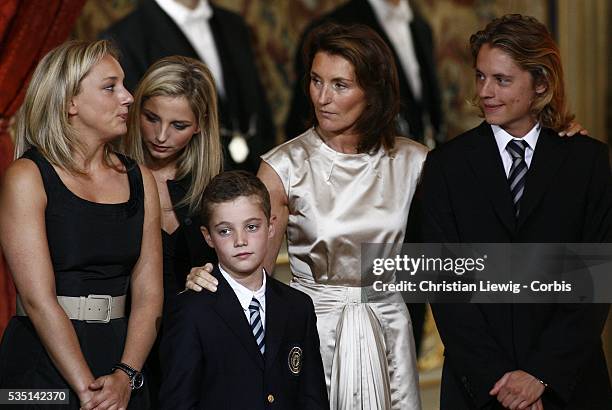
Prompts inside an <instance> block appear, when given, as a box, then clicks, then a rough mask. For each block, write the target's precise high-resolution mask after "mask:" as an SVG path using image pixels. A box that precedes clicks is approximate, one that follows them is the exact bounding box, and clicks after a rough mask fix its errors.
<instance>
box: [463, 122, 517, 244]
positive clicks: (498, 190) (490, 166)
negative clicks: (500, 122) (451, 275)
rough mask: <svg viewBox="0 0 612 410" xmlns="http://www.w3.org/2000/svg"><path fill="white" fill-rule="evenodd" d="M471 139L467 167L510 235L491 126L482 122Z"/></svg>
mask: <svg viewBox="0 0 612 410" xmlns="http://www.w3.org/2000/svg"><path fill="white" fill-rule="evenodd" d="M472 138H473V141H472V147H471V148H472V149H470V150H469V151H468V153H467V156H468V161H469V163H470V166H471V167H472V170H473V171H474V174H475V175H476V179H477V180H478V181H480V186H481V187H482V189H483V190H484V191H485V193H486V194H487V197H488V198H489V200H490V201H491V204H492V205H493V209H494V210H495V213H496V214H497V216H498V217H499V219H500V221H501V222H502V223H503V225H504V226H505V227H506V229H507V230H508V231H509V232H511V233H512V232H514V230H515V225H516V220H515V217H514V206H513V203H512V197H511V194H510V187H509V186H508V178H507V177H506V173H505V171H504V165H503V163H502V159H501V156H500V155H499V150H498V148H497V145H496V144H495V137H494V136H493V131H492V130H491V126H490V125H489V124H487V123H486V122H484V121H483V122H482V123H481V124H480V125H479V126H478V127H477V128H476V130H475V135H474V136H473V137H472Z"/></svg>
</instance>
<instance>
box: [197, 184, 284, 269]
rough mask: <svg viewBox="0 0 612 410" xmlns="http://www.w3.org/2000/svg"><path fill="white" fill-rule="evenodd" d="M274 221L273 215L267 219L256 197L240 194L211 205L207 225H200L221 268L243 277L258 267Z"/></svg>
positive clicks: (271, 232)
mask: <svg viewBox="0 0 612 410" xmlns="http://www.w3.org/2000/svg"><path fill="white" fill-rule="evenodd" d="M273 222H274V217H272V218H270V221H269V222H268V219H267V218H266V215H265V214H264V212H263V210H262V209H261V205H260V204H259V200H258V199H257V197H255V196H241V197H238V198H236V199H235V200H233V201H229V202H223V203H220V204H216V205H213V207H212V211H211V216H210V220H209V221H208V228H207V227H205V226H202V228H201V229H202V234H204V239H206V242H207V243H208V245H209V246H210V247H212V248H214V249H215V251H216V252H217V256H218V257H219V263H220V264H221V265H222V266H223V268H224V269H225V270H226V271H228V273H232V274H234V275H236V276H243V277H244V276H248V275H250V274H252V273H253V272H255V271H258V270H259V268H261V266H262V264H263V260H264V257H265V255H266V251H267V250H268V241H269V240H270V239H271V238H272V236H273V235H274V223H273Z"/></svg>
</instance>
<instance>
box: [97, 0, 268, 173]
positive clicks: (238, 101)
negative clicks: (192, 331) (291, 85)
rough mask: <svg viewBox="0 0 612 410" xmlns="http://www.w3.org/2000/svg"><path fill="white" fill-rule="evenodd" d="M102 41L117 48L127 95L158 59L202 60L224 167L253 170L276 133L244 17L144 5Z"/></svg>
mask: <svg viewBox="0 0 612 410" xmlns="http://www.w3.org/2000/svg"><path fill="white" fill-rule="evenodd" d="M102 36H103V37H107V38H110V39H112V40H113V41H114V42H115V43H116V44H117V45H118V47H119V49H120V51H121V66H122V67H123V70H124V71H125V84H126V87H127V88H128V89H129V90H131V91H134V89H135V88H136V85H137V84H138V81H139V80H140V78H141V77H142V76H143V74H144V73H145V71H146V70H147V69H148V68H149V66H150V65H151V64H152V63H154V62H155V61H157V60H159V59H160V58H162V57H167V56H170V55H175V54H177V55H182V56H187V57H191V58H195V59H198V60H202V61H204V62H205V63H206V64H207V65H208V66H209V68H210V69H211V71H212V73H213V75H214V77H215V82H216V84H217V90H218V96H219V120H220V129H221V136H222V138H223V146H224V148H225V164H224V165H225V168H226V169H245V170H248V171H250V172H253V173H255V172H256V171H257V169H258V167H259V156H260V155H261V154H264V153H265V152H267V151H268V150H269V149H271V148H272V147H273V146H274V145H275V142H276V141H275V134H276V130H275V127H274V123H273V121H272V114H271V111H270V107H269V105H268V102H267V99H266V95H265V92H264V90H263V87H262V84H261V81H260V79H259V76H258V74H257V67H256V65H255V59H254V56H253V52H252V49H251V46H250V44H251V38H250V35H249V29H248V27H247V25H246V24H245V22H244V20H243V19H242V17H240V16H239V15H237V14H235V13H233V12H231V11H229V10H226V9H223V8H221V7H217V6H215V5H214V4H212V3H210V4H209V2H208V0H145V1H143V2H142V4H140V5H139V6H138V7H137V8H136V10H134V11H133V12H132V13H130V14H129V15H127V16H126V17H125V18H123V19H122V20H120V21H118V22H117V23H115V24H114V25H112V26H111V27H110V28H109V29H108V30H107V31H106V32H105V33H103V34H102Z"/></svg>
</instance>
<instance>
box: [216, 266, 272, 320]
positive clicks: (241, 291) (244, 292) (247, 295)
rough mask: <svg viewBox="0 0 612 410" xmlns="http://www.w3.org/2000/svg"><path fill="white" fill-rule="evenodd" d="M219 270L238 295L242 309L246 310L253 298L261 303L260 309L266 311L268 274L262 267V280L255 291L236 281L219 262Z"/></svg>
mask: <svg viewBox="0 0 612 410" xmlns="http://www.w3.org/2000/svg"><path fill="white" fill-rule="evenodd" d="M219 271H220V272H221V275H223V277H224V278H225V280H226V281H227V283H229V285H230V287H231V288H232V289H233V291H234V293H235V294H236V296H237V297H238V301H239V302H240V306H242V309H243V310H245V311H247V310H248V309H249V305H250V304H251V300H252V299H253V298H255V299H257V301H258V302H259V304H260V305H261V309H262V310H263V311H264V312H265V311H266V276H268V275H267V274H266V271H265V269H262V275H263V282H262V284H261V287H260V288H259V289H257V290H256V291H255V292H253V291H252V290H251V289H249V288H247V287H246V286H244V285H241V284H240V283H238V282H237V281H236V280H235V279H234V278H232V277H231V275H230V274H229V273H227V272H226V271H225V269H223V267H222V266H221V264H219Z"/></svg>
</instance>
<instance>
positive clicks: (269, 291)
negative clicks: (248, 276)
mask: <svg viewBox="0 0 612 410" xmlns="http://www.w3.org/2000/svg"><path fill="white" fill-rule="evenodd" d="M213 275H214V276H215V277H216V278H217V279H218V280H219V286H218V288H217V292H215V293H210V292H202V293H195V292H192V291H189V292H186V293H184V294H181V295H179V296H178V297H177V298H176V301H175V303H174V307H173V308H172V309H171V310H170V311H169V312H168V315H167V317H166V318H164V334H163V339H162V344H161V361H162V369H163V374H164V380H163V382H162V387H161V391H160V404H161V408H162V409H215V410H217V409H236V410H244V409H249V410H251V409H267V408H274V409H287V410H293V409H304V410H306V409H308V410H310V409H328V408H329V404H328V398H327V388H326V386H325V376H324V373H323V364H322V361H321V354H320V351H319V336H318V333H317V327H316V316H315V313H314V306H313V304H312V301H311V300H310V298H309V297H308V296H307V295H305V294H304V293H301V292H299V291H297V290H295V289H292V288H290V287H289V286H287V285H284V284H282V283H281V282H279V281H277V280H275V279H273V278H271V277H268V279H267V283H266V321H265V323H266V330H265V345H266V351H265V358H264V357H262V355H261V353H260V352H259V350H258V348H257V345H256V343H255V338H254V337H253V334H252V333H251V328H250V326H249V324H248V321H247V319H246V317H245V314H244V312H243V310H242V307H241V306H240V303H239V301H238V298H237V297H236V295H235V293H234V291H233V290H232V288H231V287H230V286H229V284H228V283H227V281H226V280H225V279H224V278H223V276H222V275H221V273H220V272H219V269H218V268H216V269H215V270H214V272H213ZM295 347H298V348H300V349H301V359H302V365H301V370H300V371H299V374H294V373H293V372H292V371H291V369H290V359H291V357H292V355H291V352H292V349H294V348H295ZM293 358H295V356H293ZM294 369H295V368H294ZM271 396H273V399H272V400H273V402H272V403H270V399H271V398H272V397H271Z"/></svg>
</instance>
